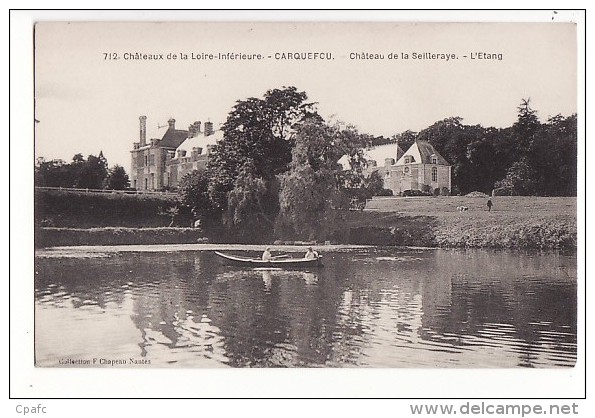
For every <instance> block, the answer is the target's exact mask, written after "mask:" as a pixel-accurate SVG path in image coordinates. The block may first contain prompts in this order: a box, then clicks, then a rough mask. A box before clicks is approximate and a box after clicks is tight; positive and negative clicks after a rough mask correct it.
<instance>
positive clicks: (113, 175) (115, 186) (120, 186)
mask: <svg viewBox="0 0 595 418" xmlns="http://www.w3.org/2000/svg"><path fill="white" fill-rule="evenodd" d="M127 187H130V178H129V177H128V174H127V173H126V170H124V167H122V166H121V165H118V164H116V165H115V166H113V167H112V168H111V169H110V170H109V172H108V175H107V188H108V189H111V190H124V189H126V188H127Z"/></svg>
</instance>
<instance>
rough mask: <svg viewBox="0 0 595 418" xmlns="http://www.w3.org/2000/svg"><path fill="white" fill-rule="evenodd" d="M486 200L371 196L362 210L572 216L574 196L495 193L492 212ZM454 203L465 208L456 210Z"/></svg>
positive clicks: (481, 216) (477, 215)
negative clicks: (466, 209) (461, 210)
mask: <svg viewBox="0 0 595 418" xmlns="http://www.w3.org/2000/svg"><path fill="white" fill-rule="evenodd" d="M486 202H487V198H479V197H464V196H440V197H393V198H374V199H373V200H371V201H369V202H368V204H367V205H366V211H377V212H397V213H399V214H402V215H410V216H415V215H425V216H433V217H437V218H442V217H445V218H453V217H454V218H461V217H463V218H471V219H490V218H493V217H506V216H514V217H518V216H522V217H525V216H529V217H533V216H553V217H557V216H564V217H574V218H575V219H576V197H533V196H497V197H493V198H492V203H493V204H494V206H493V207H492V213H490V212H488V211H487V206H486ZM457 206H466V207H468V208H469V209H468V211H466V212H459V211H458V210H457ZM489 217H490V218H489Z"/></svg>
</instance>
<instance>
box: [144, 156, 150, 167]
mask: <svg viewBox="0 0 595 418" xmlns="http://www.w3.org/2000/svg"><path fill="white" fill-rule="evenodd" d="M148 165H149V156H148V155H145V167H146V166H148Z"/></svg>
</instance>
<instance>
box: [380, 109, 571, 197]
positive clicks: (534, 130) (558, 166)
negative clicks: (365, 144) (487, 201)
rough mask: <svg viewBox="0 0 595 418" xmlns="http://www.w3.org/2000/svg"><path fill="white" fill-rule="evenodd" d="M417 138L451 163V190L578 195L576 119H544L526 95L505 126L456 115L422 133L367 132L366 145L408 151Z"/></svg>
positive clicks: (460, 191)
mask: <svg viewBox="0 0 595 418" xmlns="http://www.w3.org/2000/svg"><path fill="white" fill-rule="evenodd" d="M416 139H422V140H426V141H429V142H430V143H431V144H432V145H433V146H434V147H435V148H436V150H438V152H439V153H440V154H441V155H442V156H443V157H444V158H446V160H447V161H448V162H450V163H451V164H452V184H453V190H452V194H459V193H461V194H467V193H469V192H472V191H481V192H484V193H488V194H489V193H491V191H492V190H494V189H495V192H496V194H498V195H521V196H576V183H577V171H576V170H577V120H576V114H573V115H571V116H568V117H563V116H561V115H556V116H553V117H550V118H549V119H547V121H546V122H544V123H542V122H540V121H539V119H538V117H537V112H536V111H535V110H533V109H531V107H530V102H529V99H527V100H522V102H521V104H520V106H519V107H518V117H517V121H516V122H515V123H514V124H513V125H512V126H511V127H508V128H503V129H498V128H493V127H487V128H485V127H483V126H481V125H465V124H464V123H463V119H462V118H460V117H450V118H447V119H444V120H441V121H438V122H436V123H434V124H433V125H432V126H430V127H428V128H426V129H423V130H422V131H420V132H412V131H405V132H403V133H400V134H397V135H393V136H392V137H391V138H385V137H370V141H369V143H370V145H384V144H388V143H396V142H398V143H399V146H400V147H401V148H402V149H403V150H404V151H406V150H407V148H409V147H410V146H411V144H413V142H414V141H415V140H416Z"/></svg>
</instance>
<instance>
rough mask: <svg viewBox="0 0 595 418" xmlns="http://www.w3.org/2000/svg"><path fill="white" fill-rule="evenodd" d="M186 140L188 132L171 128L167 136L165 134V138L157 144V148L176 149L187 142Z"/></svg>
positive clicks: (166, 133)
mask: <svg viewBox="0 0 595 418" xmlns="http://www.w3.org/2000/svg"><path fill="white" fill-rule="evenodd" d="M186 138H188V131H184V130H181V129H172V128H169V129H168V130H167V131H166V132H165V134H163V138H161V140H160V141H159V142H158V143H157V146H159V147H162V148H173V149H176V148H178V147H179V146H180V144H181V143H182V142H184V141H185V140H186Z"/></svg>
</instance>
